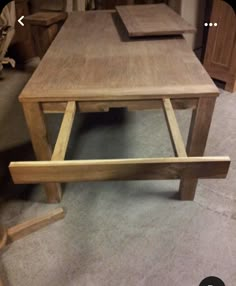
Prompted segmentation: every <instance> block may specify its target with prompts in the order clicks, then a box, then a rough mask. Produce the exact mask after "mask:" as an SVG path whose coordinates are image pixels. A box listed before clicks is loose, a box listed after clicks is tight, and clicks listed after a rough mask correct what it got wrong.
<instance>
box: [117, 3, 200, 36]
mask: <svg viewBox="0 0 236 286" xmlns="http://www.w3.org/2000/svg"><path fill="white" fill-rule="evenodd" d="M116 10H117V12H118V13H119V15H120V17H121V19H122V21H123V23H124V25H125V27H126V28H127V30H128V33H129V36H130V37H139V36H160V35H165V36H166V35H181V34H183V33H192V32H195V29H194V28H193V27H192V26H191V25H190V24H188V23H187V22H186V21H185V20H184V19H182V18H181V17H180V16H179V15H178V14H177V13H176V12H175V11H174V10H172V9H170V8H169V7H168V6H167V5H165V4H152V5H127V6H117V7H116Z"/></svg>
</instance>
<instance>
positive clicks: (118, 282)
mask: <svg viewBox="0 0 236 286" xmlns="http://www.w3.org/2000/svg"><path fill="white" fill-rule="evenodd" d="M235 110H236V94H233V95H232V94H228V93H223V92H222V94H221V96H220V97H219V98H218V100H217V105H216V109H215V113H214V118H213V123H212V126H211V131H210V135H209V140H208V145H207V150H206V154H207V155H230V157H231V159H232V164H231V168H230V172H229V175H228V178H227V179H226V180H204V181H203V180H202V181H200V182H199V184H198V188H197V194H196V198H195V201H193V202H181V201H179V200H177V199H176V192H177V189H178V181H146V182H144V181H139V182H131V181H129V182H104V183H73V184H67V185H65V186H64V195H63V200H62V202H61V204H60V206H63V207H64V208H65V209H66V211H67V214H66V217H65V219H64V220H62V221H60V222H57V223H55V224H53V225H51V226H49V227H47V228H44V229H42V230H40V231H38V232H37V233H34V234H32V235H30V236H28V237H26V238H24V239H21V240H19V241H17V242H15V243H13V244H11V245H10V246H8V247H7V248H5V249H4V250H3V251H2V252H1V262H0V273H1V276H2V279H3V280H4V282H5V285H6V286H7V285H13V286H15V285H16V286H28V285H29V286H32V285H33V286H43V285H50V286H65V285H67V286H72V285H73V286H74V285H75V286H77V285H82V286H93V285H94V286H110V285H111V286H127V285H128V286H156V285H161V286H172V285H174V286H189V285H191V286H192V285H199V283H200V282H201V280H203V278H205V277H207V276H218V277H220V278H221V279H222V280H223V281H224V282H225V285H227V286H231V285H232V286H233V285H236V271H235V269H236V243H235V237H236V161H235V160H236V112H235ZM52 117H53V118H51V119H50V120H49V126H50V130H51V137H52V140H55V134H56V132H57V130H58V126H59V119H60V118H59V117H58V116H52ZM177 117H178V119H179V123H180V127H181V130H182V132H183V134H184V137H185V140H186V134H187V130H188V127H189V120H190V112H189V111H178V112H177ZM168 138H169V136H168V132H167V129H166V126H165V121H164V117H163V113H162V111H150V112H134V113H126V112H125V111H123V110H114V111H112V112H110V113H108V114H93V115H84V116H78V118H77V120H76V122H75V124H74V128H73V134H72V138H71V142H70V147H69V152H68V154H67V157H68V158H81V159H82V158H124V157H130V158H132V157H155V156H172V154H173V153H172V148H171V144H170V141H169V139H168ZM33 189H34V191H33V192H32V195H31V197H30V198H29V199H28V200H19V199H18V200H11V201H9V202H7V203H5V204H3V205H2V207H1V211H0V217H1V221H2V222H3V223H4V224H5V225H8V226H10V225H14V224H15V223H17V222H20V221H23V220H24V219H28V218H31V217H32V216H35V215H40V214H43V213H45V212H47V211H48V210H50V209H54V208H55V207H56V205H47V204H45V203H44V200H45V197H44V194H43V192H42V191H41V189H40V187H39V186H35V187H34V188H33Z"/></svg>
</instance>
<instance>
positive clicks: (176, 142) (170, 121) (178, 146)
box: [163, 98, 187, 157]
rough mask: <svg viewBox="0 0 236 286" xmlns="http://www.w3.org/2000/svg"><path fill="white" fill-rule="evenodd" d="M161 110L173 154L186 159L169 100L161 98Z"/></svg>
mask: <svg viewBox="0 0 236 286" xmlns="http://www.w3.org/2000/svg"><path fill="white" fill-rule="evenodd" d="M163 109H164V113H165V118H166V122H167V126H168V130H169V133H170V138H171V142H172V146H173V149H174V151H175V154H176V155H177V156H178V157H187V153H186V149H185V146H184V142H183V138H182V135H181V132H180V129H179V126H178V122H177V120H176V117H175V112H174V109H173V107H172V104H171V101H170V99H169V98H163Z"/></svg>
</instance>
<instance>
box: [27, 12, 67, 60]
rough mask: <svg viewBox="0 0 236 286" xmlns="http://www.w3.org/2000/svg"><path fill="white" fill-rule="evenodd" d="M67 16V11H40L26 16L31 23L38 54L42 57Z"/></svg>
mask: <svg viewBox="0 0 236 286" xmlns="http://www.w3.org/2000/svg"><path fill="white" fill-rule="evenodd" d="M66 18H67V13H65V12H51V11H45V12H38V13H35V14H32V15H30V16H27V17H25V22H27V23H28V24H30V25H31V30H32V33H33V37H34V42H35V48H36V52H37V55H38V56H39V57H40V58H42V57H43V56H44V54H45V53H46V51H47V49H48V48H49V46H50V44H51V43H52V41H53V40H54V38H55V36H56V35H57V33H58V32H59V30H60V28H61V26H62V25H63V23H64V22H65V19H66Z"/></svg>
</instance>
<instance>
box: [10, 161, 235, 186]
mask: <svg viewBox="0 0 236 286" xmlns="http://www.w3.org/2000/svg"><path fill="white" fill-rule="evenodd" d="M229 165H230V158H229V157H188V158H157V159H117V160H77V161H76V160H74V161H40V162H12V163H11V164H10V166H9V168H10V172H11V175H12V178H13V181H14V183H17V184H27V183H42V182H44V183H45V182H74V181H107V180H165V179H180V178H183V177H184V178H225V177H226V175H227V172H228V169H229Z"/></svg>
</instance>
